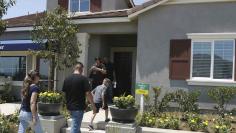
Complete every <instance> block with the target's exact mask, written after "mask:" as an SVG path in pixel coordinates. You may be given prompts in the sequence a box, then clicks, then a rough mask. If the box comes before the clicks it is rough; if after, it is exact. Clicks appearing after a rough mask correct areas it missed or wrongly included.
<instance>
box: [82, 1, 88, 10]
mask: <svg viewBox="0 0 236 133" xmlns="http://www.w3.org/2000/svg"><path fill="white" fill-rule="evenodd" d="M86 11H89V0H80V12H86Z"/></svg>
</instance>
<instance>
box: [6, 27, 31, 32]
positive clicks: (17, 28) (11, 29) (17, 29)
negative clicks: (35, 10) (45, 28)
mask: <svg viewBox="0 0 236 133" xmlns="http://www.w3.org/2000/svg"><path fill="white" fill-rule="evenodd" d="M32 30H33V27H32V26H29V27H10V28H7V29H6V31H5V32H12V31H32Z"/></svg>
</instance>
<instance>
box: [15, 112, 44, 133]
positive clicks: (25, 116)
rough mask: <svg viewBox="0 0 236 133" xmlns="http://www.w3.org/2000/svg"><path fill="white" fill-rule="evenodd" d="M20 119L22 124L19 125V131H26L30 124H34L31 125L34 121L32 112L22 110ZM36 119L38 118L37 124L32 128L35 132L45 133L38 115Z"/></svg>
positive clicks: (19, 132) (23, 132)
mask: <svg viewBox="0 0 236 133" xmlns="http://www.w3.org/2000/svg"><path fill="white" fill-rule="evenodd" d="M19 119H20V125H19V130H18V133H25V132H26V129H27V128H28V127H29V126H32V125H31V123H32V113H31V112H26V111H23V110H21V111H20V116H19ZM36 119H37V122H36V125H35V126H33V127H31V129H32V130H33V131H34V132H35V133H43V130H42V127H41V124H40V121H39V117H38V115H37V116H36Z"/></svg>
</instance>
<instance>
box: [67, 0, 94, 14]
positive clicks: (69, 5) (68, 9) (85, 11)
mask: <svg viewBox="0 0 236 133" xmlns="http://www.w3.org/2000/svg"><path fill="white" fill-rule="evenodd" d="M78 1H79V10H78V11H76V12H78V13H89V12H90V10H91V9H90V6H91V0H89V10H88V11H82V12H81V11H80V1H81V0H78ZM70 3H71V0H69V4H68V6H69V7H68V10H69V11H68V12H70V13H76V12H71V10H70V9H71V8H70V7H71V6H70Z"/></svg>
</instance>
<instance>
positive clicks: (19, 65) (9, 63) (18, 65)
mask: <svg viewBox="0 0 236 133" xmlns="http://www.w3.org/2000/svg"><path fill="white" fill-rule="evenodd" d="M0 62H1V63H0V76H5V77H8V76H10V77H12V79H13V80H14V81H23V79H24V77H25V75H26V57H25V56H17V57H10V56H9V57H8V56H0ZM3 62H4V63H3Z"/></svg>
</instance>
